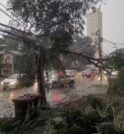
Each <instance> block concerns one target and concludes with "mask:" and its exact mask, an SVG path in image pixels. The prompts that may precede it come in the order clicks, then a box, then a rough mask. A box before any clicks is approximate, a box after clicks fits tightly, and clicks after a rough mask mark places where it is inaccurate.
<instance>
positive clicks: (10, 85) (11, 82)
mask: <svg viewBox="0 0 124 134" xmlns="http://www.w3.org/2000/svg"><path fill="white" fill-rule="evenodd" d="M20 76H22V75H20V74H12V75H10V76H9V77H7V78H6V79H4V80H3V81H1V85H2V88H3V90H6V89H14V88H17V86H18V84H19V81H18V78H19V77H20Z"/></svg>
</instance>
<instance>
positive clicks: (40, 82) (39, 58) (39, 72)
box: [36, 54, 47, 105]
mask: <svg viewBox="0 0 124 134" xmlns="http://www.w3.org/2000/svg"><path fill="white" fill-rule="evenodd" d="M36 62H37V82H38V93H39V94H40V95H41V101H42V104H43V105H44V104H46V102H47V101H46V93H45V87H44V63H43V62H44V61H43V55H42V54H40V55H37V57H36Z"/></svg>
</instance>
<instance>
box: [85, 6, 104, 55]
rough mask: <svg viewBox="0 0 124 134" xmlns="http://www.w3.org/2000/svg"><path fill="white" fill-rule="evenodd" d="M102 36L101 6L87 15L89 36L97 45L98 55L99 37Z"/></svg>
mask: <svg viewBox="0 0 124 134" xmlns="http://www.w3.org/2000/svg"><path fill="white" fill-rule="evenodd" d="M99 34H100V37H102V12H101V10H100V8H97V9H96V10H95V11H94V12H92V13H89V14H88V15H87V36H89V37H91V38H92V40H93V45H96V48H97V52H96V57H99V55H98V43H99V41H98V38H99ZM101 49H102V43H101Z"/></svg>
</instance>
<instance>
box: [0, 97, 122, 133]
mask: <svg viewBox="0 0 124 134" xmlns="http://www.w3.org/2000/svg"><path fill="white" fill-rule="evenodd" d="M83 100H84V101H83ZM105 101H106V100H105ZM105 101H103V99H100V98H98V97H91V96H89V97H86V98H85V99H82V105H80V106H79V105H78V102H75V103H77V105H76V106H74V105H73V104H71V105H68V104H66V105H64V106H59V107H57V108H55V109H45V110H38V111H37V112H38V114H36V115H37V116H34V117H32V119H30V120H29V121H27V122H25V121H24V122H22V123H19V122H18V123H17V122H16V121H12V120H11V121H6V120H4V119H3V120H1V121H0V130H1V132H3V134H27V133H30V134H48V133H51V134H82V133H83V134H93V133H96V134H123V133H124V131H123V130H122V128H118V127H117V126H116V124H115V122H114V119H115V117H114V113H113V112H114V111H113V106H112V105H109V104H108V103H107V102H105ZM1 122H2V123H1ZM10 122H11V123H10ZM3 126H4V127H3Z"/></svg>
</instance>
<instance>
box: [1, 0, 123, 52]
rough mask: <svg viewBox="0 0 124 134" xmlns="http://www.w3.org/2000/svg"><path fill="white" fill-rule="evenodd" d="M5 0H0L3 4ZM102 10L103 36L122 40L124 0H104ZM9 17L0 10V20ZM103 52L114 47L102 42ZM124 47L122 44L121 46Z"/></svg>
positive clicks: (117, 40)
mask: <svg viewBox="0 0 124 134" xmlns="http://www.w3.org/2000/svg"><path fill="white" fill-rule="evenodd" d="M6 1H7V0H0V2H1V3H3V4H4V5H5V4H6ZM102 12H103V37H104V38H106V39H108V40H110V41H113V42H122V43H123V42H124V26H123V25H124V0H106V1H105V5H103V6H102ZM8 21H9V18H8V17H7V16H5V15H4V14H3V13H2V12H0V22H2V23H5V24H7V23H8ZM103 45H104V53H108V52H111V51H112V50H113V49H114V48H113V46H112V45H110V44H108V43H104V44H103ZM123 47H124V46H123Z"/></svg>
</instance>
